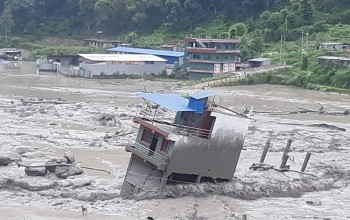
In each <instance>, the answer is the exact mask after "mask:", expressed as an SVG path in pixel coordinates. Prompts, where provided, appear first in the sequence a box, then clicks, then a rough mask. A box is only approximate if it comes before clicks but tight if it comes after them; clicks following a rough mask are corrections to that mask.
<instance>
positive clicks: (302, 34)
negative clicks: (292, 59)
mask: <svg viewBox="0 0 350 220" xmlns="http://www.w3.org/2000/svg"><path fill="white" fill-rule="evenodd" d="M303 51H304V30H301V47H300V71H301V66H302V65H301V64H302V62H303Z"/></svg>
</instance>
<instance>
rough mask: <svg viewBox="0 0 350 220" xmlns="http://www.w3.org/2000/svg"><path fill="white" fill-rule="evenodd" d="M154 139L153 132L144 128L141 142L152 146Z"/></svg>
mask: <svg viewBox="0 0 350 220" xmlns="http://www.w3.org/2000/svg"><path fill="white" fill-rule="evenodd" d="M152 139H153V133H152V131H151V130H149V129H147V128H144V130H143V134H142V137H141V141H142V142H144V143H147V144H151V143H152Z"/></svg>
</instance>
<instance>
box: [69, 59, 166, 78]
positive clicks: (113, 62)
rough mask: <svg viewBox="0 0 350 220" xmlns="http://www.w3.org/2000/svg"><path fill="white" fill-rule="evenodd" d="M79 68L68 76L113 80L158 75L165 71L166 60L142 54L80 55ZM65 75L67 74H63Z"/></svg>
mask: <svg viewBox="0 0 350 220" xmlns="http://www.w3.org/2000/svg"><path fill="white" fill-rule="evenodd" d="M79 56H80V57H81V60H82V62H81V63H80V65H79V67H77V68H71V69H69V70H67V71H66V73H67V74H66V75H68V76H78V77H86V78H101V77H102V78H113V77H121V76H146V75H151V74H154V75H158V74H160V73H161V72H162V71H163V70H165V62H166V60H165V59H162V58H160V57H157V56H154V55H140V54H79ZM63 73H64V74H65V72H63Z"/></svg>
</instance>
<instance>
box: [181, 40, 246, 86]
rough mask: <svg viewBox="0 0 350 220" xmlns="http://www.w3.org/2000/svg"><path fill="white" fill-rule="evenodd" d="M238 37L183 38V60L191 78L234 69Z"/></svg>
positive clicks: (237, 56)
mask: <svg viewBox="0 0 350 220" xmlns="http://www.w3.org/2000/svg"><path fill="white" fill-rule="evenodd" d="M240 43H241V40H240V39H198V38H186V39H185V62H186V66H187V68H188V72H189V78H190V79H191V80H198V79H202V78H206V77H212V76H215V75H219V74H224V73H232V72H234V71H235V70H236V63H238V62H239V61H240V58H239V53H240V48H239V45H240Z"/></svg>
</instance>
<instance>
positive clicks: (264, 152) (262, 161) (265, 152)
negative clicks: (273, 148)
mask: <svg viewBox="0 0 350 220" xmlns="http://www.w3.org/2000/svg"><path fill="white" fill-rule="evenodd" d="M270 144H271V143H270V141H269V140H268V141H267V142H266V144H265V147H264V151H263V153H262V155H261V158H260V163H264V161H265V158H266V154H267V151H268V150H269V147H270Z"/></svg>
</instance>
